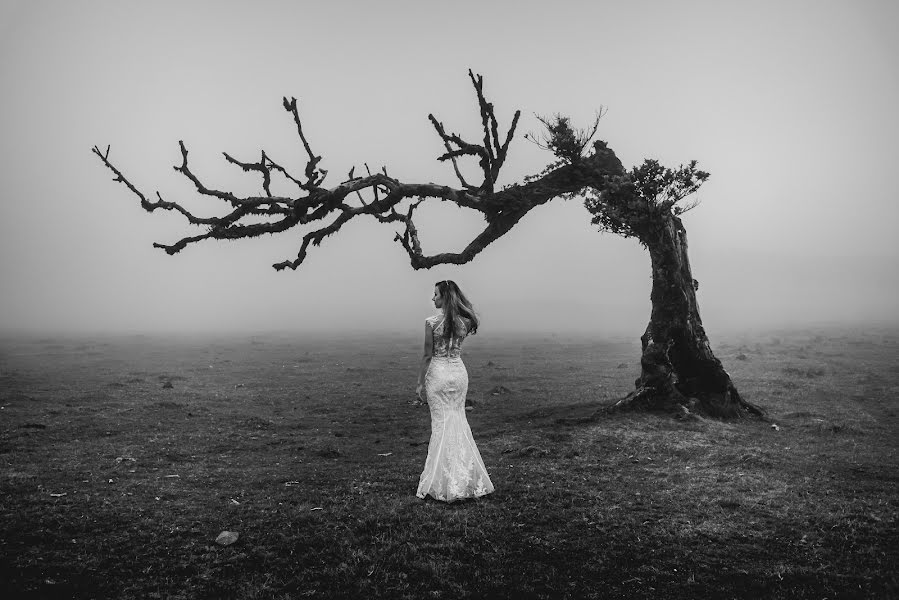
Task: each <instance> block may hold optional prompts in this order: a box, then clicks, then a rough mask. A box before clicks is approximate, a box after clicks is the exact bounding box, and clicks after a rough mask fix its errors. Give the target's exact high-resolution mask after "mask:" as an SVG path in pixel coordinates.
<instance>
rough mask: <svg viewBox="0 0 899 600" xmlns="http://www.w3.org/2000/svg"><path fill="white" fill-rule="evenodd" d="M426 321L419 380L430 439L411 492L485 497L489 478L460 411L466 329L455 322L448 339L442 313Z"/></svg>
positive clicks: (464, 379)
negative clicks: (426, 360)
mask: <svg viewBox="0 0 899 600" xmlns="http://www.w3.org/2000/svg"><path fill="white" fill-rule="evenodd" d="M427 323H428V327H429V328H430V329H431V331H432V334H433V348H432V353H431V363H430V365H429V366H428V370H427V372H426V374H425V381H424V390H425V398H426V400H427V402H428V406H429V407H430V410H431V441H430V442H429V444H428V458H427V459H426V460H425V468H424V471H422V473H421V478H420V479H419V482H418V491H417V492H416V495H417V496H418V497H419V498H424V497H425V496H426V495H430V496H431V497H432V498H435V499H437V500H443V501H445V502H453V501H454V500H459V499H462V498H476V497H479V496H484V495H486V494H489V493H491V492H492V491H493V483H492V482H491V481H490V477H489V476H488V475H487V469H486V468H485V467H484V461H483V460H482V459H481V454H480V452H478V447H477V446H476V445H475V443H474V438H472V436H471V428H470V427H469V426H468V419H467V418H466V416H465V395H466V394H467V393H468V371H467V370H466V369H465V365H464V364H463V363H462V358H461V353H462V341H463V340H464V339H465V336H466V335H468V331H467V330H466V329H465V328H464V324H461V323H460V324H461V325H462V327H461V331H457V333H456V334H455V335H453V336H452V338H451V339H449V340H448V339H447V338H446V337H445V336H444V327H445V322H444V318H443V315H442V314H441V315H435V316H433V317H430V318H428V319H427Z"/></svg>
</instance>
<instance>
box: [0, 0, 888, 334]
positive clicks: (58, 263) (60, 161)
mask: <svg viewBox="0 0 899 600" xmlns="http://www.w3.org/2000/svg"><path fill="white" fill-rule="evenodd" d="M897 6H899V4H897V3H895V2H891V1H887V0H885V1H882V2H873V1H868V2H864V1H852V2H850V1H848V0H847V1H843V2H831V1H823V0H816V1H813V2H793V1H791V2H783V1H777V2H752V3H747V2H720V1H708V2H662V1H659V2H603V1H590V2H587V1H569V2H565V1H561V2H559V1H557V2H552V3H549V2H523V1H517V2H484V1H477V2H464V1H454V2H440V3H432V2H426V1H422V0H418V1H408V2H405V1H398V0H389V1H385V0H381V1H379V2H339V1H332V2H321V1H317V2H272V1H269V2H252V3H249V2H226V1H222V0H216V1H208V2H200V1H192V2H180V1H179V2H174V1H159V0H156V1H154V2H144V3H136V2H121V1H108V2H107V1H103V2H101V1H83V2H70V1H62V0H60V1H57V2H46V1H38V0H27V1H19V2H17V1H9V0H0V81H2V88H3V93H2V96H0V98H2V100H0V102H2V109H3V110H2V111H0V131H2V132H3V133H2V136H0V169H2V171H0V175H2V177H0V286H2V291H0V330H6V331H10V330H16V331H19V330H31V331H78V332H109V331H126V332H164V331H179V330H180V331H194V330H196V331H243V332H248V331H271V330H289V331H311V330H318V331H320V330H329V329H331V330H342V331H346V330H393V331H407V330H409V331H416V332H417V331H418V330H419V329H420V328H421V327H420V322H421V319H423V318H424V317H425V316H427V315H428V314H430V313H431V312H432V308H431V306H430V297H431V294H432V289H433V288H432V286H433V283H434V282H435V281H438V280H441V279H446V278H452V279H455V280H456V281H457V282H458V283H459V284H460V285H461V286H462V288H463V290H465V291H466V292H467V293H468V294H469V296H470V297H471V299H472V300H473V302H474V303H475V305H476V307H477V308H478V309H479V311H480V313H481V315H482V317H483V319H484V326H483V329H482V331H483V332H488V331H491V330H494V331H500V330H501V331H509V330H523V331H560V332H562V331H564V332H569V331H573V330H583V331H586V332H597V331H598V332H613V333H632V334H634V335H639V333H640V332H641V331H642V329H643V328H644V327H645V324H646V322H647V320H648V317H649V289H650V270H649V258H648V256H647V255H646V253H645V251H644V250H643V249H642V248H641V247H640V246H639V245H638V244H637V243H636V242H635V241H634V240H623V239H620V238H616V237H614V236H612V235H609V234H600V233H597V232H596V231H595V228H593V227H591V226H590V224H589V215H588V213H587V212H586V210H585V209H584V207H583V205H582V203H581V202H579V201H577V200H572V201H563V200H556V201H553V202H551V203H549V204H548V205H545V206H543V207H541V208H539V209H535V210H534V211H532V212H531V213H530V214H529V215H528V216H527V217H526V218H525V219H524V220H523V221H522V222H521V223H520V224H519V225H518V226H517V227H516V228H515V229H514V230H513V231H512V232H511V233H510V234H508V235H507V236H505V237H504V238H502V239H500V240H499V241H497V242H495V243H494V244H493V245H492V246H490V247H489V248H488V249H487V250H485V251H484V252H483V253H482V254H481V255H479V256H478V257H477V258H476V259H475V261H474V262H473V263H471V264H468V265H464V266H459V267H438V268H435V269H432V270H430V271H413V270H412V269H411V267H410V265H409V261H408V257H407V256H406V254H405V252H404V251H403V250H402V248H401V247H400V246H398V245H397V244H396V243H395V242H393V241H392V240H393V236H394V229H395V228H394V227H391V226H385V225H381V224H378V223H377V222H375V221H374V220H368V221H364V222H363V221H361V220H359V222H354V223H351V224H350V225H348V226H346V227H344V229H343V230H342V231H341V232H340V233H339V235H337V236H333V237H331V238H328V239H327V240H326V241H325V243H324V244H322V246H321V247H319V248H313V249H311V251H310V253H309V256H308V258H307V260H306V263H305V264H304V265H303V266H302V267H301V268H300V269H299V270H297V271H295V272H293V271H283V272H276V271H274V269H272V268H271V265H272V264H273V263H275V262H280V261H282V260H284V259H290V258H293V257H295V256H296V252H297V250H298V248H299V239H300V238H301V236H302V234H303V233H304V231H302V230H300V229H296V230H291V231H289V232H288V233H285V234H281V235H279V236H277V237H268V236H267V237H266V238H265V239H253V240H243V241H238V242H228V243H223V242H215V241H207V242H204V243H201V244H198V245H194V246H191V247H188V249H186V250H184V251H183V252H181V253H180V254H177V255H175V256H168V255H166V254H165V253H164V252H162V251H161V250H158V249H154V248H153V247H152V243H153V242H154V241H160V242H167V243H171V242H173V241H175V240H177V239H179V238H180V237H182V236H184V235H187V234H191V233H193V232H194V230H192V229H191V228H190V227H189V226H187V224H186V223H185V222H184V221H183V219H182V218H179V217H178V216H177V215H174V214H170V213H166V214H162V212H161V211H157V212H155V213H152V214H150V213H146V212H145V211H143V210H142V209H141V208H140V206H139V204H138V202H137V200H136V198H135V197H134V196H132V195H131V194H130V193H129V192H128V191H127V190H126V189H125V188H124V187H123V186H122V185H120V184H116V183H113V182H112V181H111V177H110V174H109V173H108V172H107V171H106V170H105V169H104V168H103V166H102V164H101V163H100V162H99V161H98V160H97V158H96V157H95V156H94V155H93V154H91V152H90V148H91V146H92V145H94V144H98V145H100V146H103V147H105V146H106V145H107V144H109V145H111V146H112V151H111V154H110V158H111V160H113V162H114V163H115V164H116V165H118V166H119V167H120V168H121V169H123V170H124V172H125V173H126V174H127V175H128V176H129V178H130V179H131V181H132V182H133V183H135V184H136V185H138V186H139V187H141V188H142V189H143V190H144V191H145V192H148V193H150V194H152V193H153V192H154V191H155V190H159V191H160V192H161V193H162V194H163V195H164V196H165V197H166V198H167V199H169V200H178V201H180V202H182V203H184V204H185V205H186V206H188V207H189V208H191V209H192V210H194V211H195V212H198V213H204V214H217V212H216V211H221V208H220V207H218V206H217V205H216V204H215V203H211V202H210V201H208V200H206V199H201V198H197V197H195V195H194V194H192V186H191V184H190V183H189V182H188V181H187V180H186V179H184V178H183V177H182V176H180V175H179V174H177V173H175V172H174V171H173V170H172V168H171V167H172V165H174V164H176V163H179V162H180V154H179V151H178V145H177V142H178V140H179V139H183V140H184V141H185V143H186V144H187V145H188V148H189V149H190V151H191V161H192V166H193V170H194V171H195V172H196V173H197V174H199V175H200V176H201V177H202V178H203V179H204V180H205V181H206V182H207V183H208V184H210V185H212V184H214V185H215V186H218V187H222V188H230V189H233V190H236V191H238V192H241V193H255V192H257V191H258V190H260V187H259V180H258V178H257V177H255V176H254V174H244V173H242V172H240V171H239V170H237V169H235V168H234V167H232V166H230V165H227V164H226V163H225V162H224V160H223V158H222V155H221V152H222V151H227V152H229V153H230V154H232V155H233V156H235V157H237V158H240V159H245V160H257V159H258V156H259V151H260V149H262V148H264V149H265V150H266V151H267V153H268V154H269V155H270V156H272V157H273V158H274V159H275V160H278V161H279V162H281V164H287V165H296V166H297V167H301V166H302V165H303V164H304V163H303V158H304V153H303V150H302V146H301V145H300V143H299V140H298V139H297V138H296V132H295V129H294V128H293V124H292V121H291V118H290V115H289V114H288V113H286V112H285V111H284V110H283V108H282V107H281V98H282V96H285V95H286V96H288V97H289V96H296V97H297V98H299V100H300V110H301V114H302V116H303V119H304V126H305V130H306V133H307V137H308V139H309V141H310V143H311V145H312V147H313V150H314V151H315V152H316V153H318V154H321V155H322V156H323V157H324V159H323V162H322V166H323V168H326V169H329V170H330V173H331V174H330V175H329V178H328V180H326V184H331V185H336V184H337V183H339V182H340V181H341V180H342V179H343V176H344V174H346V173H347V172H348V171H349V169H350V167H351V166H353V165H356V167H357V173H358V172H359V170H360V169H361V168H362V163H363V162H364V161H367V162H368V163H369V164H370V165H373V166H377V167H380V166H381V165H386V166H387V167H388V169H389V171H390V174H391V175H393V176H394V177H398V178H399V179H401V180H403V181H410V182H412V181H416V182H428V181H434V182H441V183H447V184H452V183H454V181H455V179H454V177H453V174H452V170H451V168H450V167H449V166H447V165H444V164H440V163H438V162H437V161H436V160H435V158H436V156H438V155H439V154H440V153H442V151H443V148H442V145H441V143H440V141H439V139H438V138H437V136H436V135H435V134H434V133H433V130H432V129H431V126H430V124H429V123H428V121H427V115H428V113H429V112H433V113H434V114H435V115H436V116H437V117H438V118H439V119H441V120H442V121H443V122H444V123H445V124H446V125H447V127H448V128H450V129H452V130H454V131H459V132H461V133H463V134H468V137H470V138H472V139H478V138H479V135H480V134H479V117H478V113H477V105H476V103H475V99H474V94H473V92H472V89H471V86H470V83H469V81H468V78H467V70H468V69H469V68H472V69H474V70H475V71H476V72H479V73H482V74H483V75H484V77H485V91H486V93H487V95H488V96H489V98H490V100H492V101H493V102H494V104H495V106H496V110H497V115H498V117H499V119H500V120H501V122H502V124H503V126H504V127H505V126H507V125H508V122H509V119H510V118H511V116H512V114H513V113H514V111H515V110H516V109H521V111H522V122H521V124H520V126H519V133H520V135H519V136H518V138H517V140H516V141H515V142H514V144H513V146H512V148H511V150H510V153H509V159H508V162H507V166H506V167H505V173H504V175H503V178H502V183H511V182H514V181H519V180H521V178H523V177H524V176H525V175H527V174H529V173H534V172H536V171H539V170H540V169H541V168H542V167H543V166H544V165H545V164H546V163H547V162H549V161H550V160H551V159H552V157H551V156H550V155H549V154H548V153H546V152H545V151H542V150H540V149H539V148H537V147H536V146H534V145H533V144H531V143H529V142H528V141H526V140H524V139H523V138H522V135H523V134H524V133H526V132H528V131H538V130H539V124H538V122H537V121H536V119H535V118H534V115H535V113H536V114H541V115H548V114H552V113H555V112H562V113H564V114H567V115H570V116H571V117H572V118H573V119H574V120H575V122H577V123H581V124H584V125H586V124H587V123H589V121H590V120H591V118H592V116H593V114H594V112H595V111H596V110H597V109H598V108H599V107H600V106H603V107H606V108H607V109H608V113H607V114H606V116H605V117H604V118H603V120H602V124H601V127H600V132H599V137H601V138H602V139H604V140H606V141H607V142H608V143H609V145H610V146H611V147H612V148H613V149H614V150H615V151H616V152H617V153H618V156H619V157H621V159H622V160H623V162H624V163H625V165H627V166H631V165H634V164H638V163H640V162H642V160H643V159H644V158H657V159H659V160H661V161H662V162H663V163H665V164H667V165H670V166H676V165H677V164H679V163H682V162H686V161H689V160H690V159H697V160H698V161H699V162H700V166H701V168H703V169H705V170H707V171H709V172H710V173H711V175H712V176H711V179H710V180H709V181H708V182H707V183H706V184H705V185H704V186H703V188H702V189H701V191H700V193H699V199H700V201H701V204H700V206H699V207H698V208H696V209H695V210H694V211H692V212H690V213H688V214H687V215H686V216H685V217H684V221H685V225H686V228H687V232H688V235H689V243H690V255H691V259H692V263H693V270H694V275H695V276H696V278H697V279H698V280H699V281H700V289H699V302H700V310H701V313H702V315H703V318H704V321H705V323H706V327H707V329H708V330H709V332H710V334H711V335H712V336H713V337H714V333H715V331H716V328H717V329H719V330H725V329H741V328H775V327H782V326H791V325H795V326H800V327H801V326H806V325H812V324H822V323H844V322H850V323H860V322H874V323H881V324H883V323H895V322H897V320H899V308H897V307H899V241H897V240H899V236H897V235H896V226H897V223H899V206H897V205H899V202H897V197H896V196H897V192H896V189H897V186H896V183H895V174H896V170H897V167H896V162H897V158H899V152H897V150H896V147H897V146H896V140H897V139H899V113H897V109H896V107H897V106H899V41H897V36H896V35H895V32H896V30H897V27H899V9H897ZM298 170H299V169H298ZM282 191H285V192H286V191H288V188H287V187H286V186H285V187H283V188H282ZM431 205H432V206H431ZM420 212H421V219H420V220H421V229H422V231H421V235H422V242H423V244H424V249H425V251H426V252H429V253H432V252H438V251H456V250H460V249H461V248H463V247H464V246H465V245H466V244H467V243H468V241H469V240H470V239H471V237H472V236H473V235H475V234H476V233H477V232H478V230H479V228H480V227H481V225H482V221H481V219H480V217H479V215H478V214H468V213H467V212H466V211H464V210H462V209H458V208H455V207H453V206H448V205H447V204H444V203H440V202H437V201H436V200H432V201H430V205H427V204H426V205H425V206H423V207H422V209H420Z"/></svg>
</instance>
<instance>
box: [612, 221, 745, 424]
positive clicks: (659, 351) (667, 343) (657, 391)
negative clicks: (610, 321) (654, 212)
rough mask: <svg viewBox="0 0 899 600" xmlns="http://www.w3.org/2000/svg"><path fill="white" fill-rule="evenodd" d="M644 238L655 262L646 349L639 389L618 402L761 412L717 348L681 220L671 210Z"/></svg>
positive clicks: (723, 413)
mask: <svg viewBox="0 0 899 600" xmlns="http://www.w3.org/2000/svg"><path fill="white" fill-rule="evenodd" d="M641 241H643V243H644V244H645V245H646V247H647V248H648V250H649V256H650V260H651V263H652V293H651V296H650V298H651V300H652V313H651V316H650V320H649V325H647V327H646V331H645V332H644V333H643V335H642V337H641V338H640V340H641V342H642V348H643V352H642V356H641V358H640V366H641V373H640V377H638V378H637V380H636V381H635V382H634V385H635V388H636V389H635V390H634V391H633V392H632V393H630V394H629V395H628V396H627V397H626V398H624V399H622V400H620V401H619V402H618V403H617V404H616V405H615V406H616V407H618V408H641V409H650V410H670V409H677V410H679V411H681V412H683V413H685V414H686V412H687V411H689V412H699V413H703V414H706V415H709V416H714V417H725V418H726V417H739V416H745V415H747V414H754V415H761V414H762V411H761V409H759V408H758V407H756V406H754V405H753V404H750V403H749V402H747V401H746V400H744V399H743V398H742V397H741V396H740V394H739V392H738V391H737V389H736V387H735V386H734V384H733V382H732V381H731V378H730V375H729V374H728V373H727V371H726V370H725V369H724V366H723V365H722V364H721V361H720V360H718V359H717V358H716V357H715V355H714V354H713V353H712V348H711V346H710V344H709V339H708V336H706V333H705V329H704V328H703V326H702V319H701V318H700V316H699V306H698V304H697V301H696V290H697V289H698V283H697V282H696V280H695V279H693V274H692V272H691V270H690V260H689V257H688V255H687V232H686V230H685V229H684V227H683V224H682V223H681V220H680V219H679V218H678V217H676V216H674V215H665V216H664V217H663V220H662V222H661V223H660V224H659V226H658V227H657V228H654V231H653V232H652V233H651V234H648V235H646V236H643V237H642V238H641Z"/></svg>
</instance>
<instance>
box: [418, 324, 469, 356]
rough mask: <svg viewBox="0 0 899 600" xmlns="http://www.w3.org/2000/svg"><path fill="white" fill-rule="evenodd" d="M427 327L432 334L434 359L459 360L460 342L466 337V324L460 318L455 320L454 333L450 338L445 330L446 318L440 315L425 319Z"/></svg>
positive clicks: (460, 354)
mask: <svg viewBox="0 0 899 600" xmlns="http://www.w3.org/2000/svg"><path fill="white" fill-rule="evenodd" d="M427 323H428V325H429V326H430V327H431V331H432V332H433V350H432V356H433V357H434V358H460V357H461V356H462V342H463V341H464V340H465V338H466V337H467V336H468V323H467V322H466V321H465V319H463V318H461V317H457V318H456V323H455V325H456V326H455V328H454V329H455V331H454V332H453V334H452V336H450V337H447V335H446V328H447V327H448V325H449V324H448V323H447V322H446V317H445V316H444V315H442V314H439V315H434V316H433V317H429V318H428V319H427Z"/></svg>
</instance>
